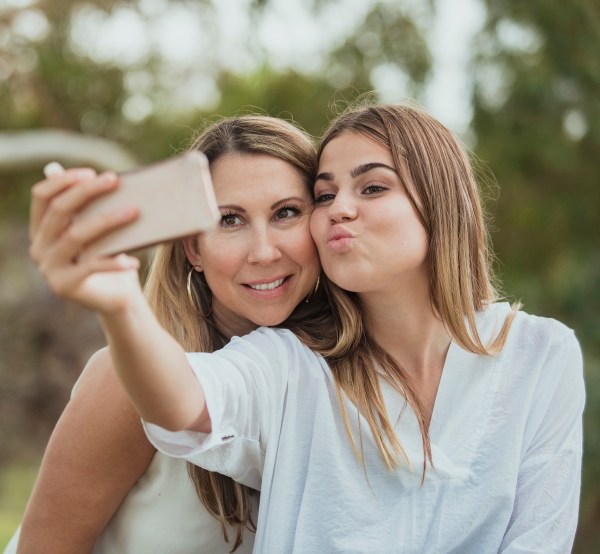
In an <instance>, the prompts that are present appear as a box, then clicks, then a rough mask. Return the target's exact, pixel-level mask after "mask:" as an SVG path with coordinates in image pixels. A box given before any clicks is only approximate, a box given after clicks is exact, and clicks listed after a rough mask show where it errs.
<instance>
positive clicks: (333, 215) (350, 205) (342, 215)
mask: <svg viewBox="0 0 600 554" xmlns="http://www.w3.org/2000/svg"><path fill="white" fill-rule="evenodd" d="M356 216H357V209H356V204H355V203H354V202H353V201H352V199H351V198H350V197H349V195H347V194H343V193H339V192H338V194H337V195H336V197H335V198H334V200H333V202H331V204H330V205H329V219H330V221H331V222H332V223H343V222H344V221H351V220H352V219H355V218H356Z"/></svg>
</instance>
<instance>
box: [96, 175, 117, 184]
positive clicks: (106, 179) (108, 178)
mask: <svg viewBox="0 0 600 554" xmlns="http://www.w3.org/2000/svg"><path fill="white" fill-rule="evenodd" d="M116 178H117V176H116V175H115V174H114V173H112V172H107V173H103V174H102V175H100V177H99V179H98V183H99V184H100V185H112V184H113V183H114V182H115V180H116Z"/></svg>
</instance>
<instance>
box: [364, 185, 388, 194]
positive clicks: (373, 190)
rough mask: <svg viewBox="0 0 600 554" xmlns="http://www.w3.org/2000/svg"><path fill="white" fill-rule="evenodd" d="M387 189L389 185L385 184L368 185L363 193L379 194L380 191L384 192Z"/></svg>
mask: <svg viewBox="0 0 600 554" xmlns="http://www.w3.org/2000/svg"><path fill="white" fill-rule="evenodd" d="M386 190H387V187H384V186H383V185H368V186H366V187H365V188H364V189H363V191H362V193H363V194H366V195H370V194H377V193H379V192H384V191H386Z"/></svg>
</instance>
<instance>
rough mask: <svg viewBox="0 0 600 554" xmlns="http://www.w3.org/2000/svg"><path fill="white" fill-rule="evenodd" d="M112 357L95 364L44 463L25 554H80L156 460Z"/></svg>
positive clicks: (24, 534)
mask: <svg viewBox="0 0 600 554" xmlns="http://www.w3.org/2000/svg"><path fill="white" fill-rule="evenodd" d="M154 453H155V449H154V448H153V447H152V446H151V445H150V443H149V442H148V440H147V439H146V436H145V434H144V431H143V429H142V427H141V424H140V419H139V416H138V414H137V413H136V411H135V409H134V408H133V406H132V405H131V402H130V401H129V398H128V397H127V395H126V393H125V391H124V389H123V387H122V385H121V383H120V381H119V379H118V377H117V375H116V374H115V372H114V370H113V367H112V363H111V360H110V356H109V355H108V351H107V350H106V349H105V350H102V351H100V352H99V353H97V354H95V355H94V356H92V358H91V359H90V361H89V362H88V364H87V366H86V368H85V369H84V374H83V376H82V378H81V379H80V382H79V384H78V388H77V391H76V393H75V394H74V395H73V397H72V398H71V400H70V401H69V403H68V404H67V407H66V408H65V410H64V412H63V414H62V415H61V417H60V419H59V421H58V423H57V425H56V428H55V429H54V432H53V433H52V436H51V438H50V442H49V443H48V447H47V449H46V452H45V454H44V459H43V460H42V465H41V468H40V471H39V474H38V478H37V481H36V484H35V487H34V489H33V493H32V495H31V498H30V499H29V503H28V504H27V509H26V512H25V516H24V519H23V523H22V526H21V537H20V541H19V548H18V552H19V554H28V553H39V552H46V553H48V554H53V553H56V554H70V553H73V554H81V553H84V552H91V551H92V548H93V546H94V543H95V541H96V539H97V538H98V536H99V535H100V534H101V533H102V530H103V529H104V528H105V527H106V525H107V523H108V522H109V520H110V519H111V517H112V516H113V515H114V513H115V512H116V511H117V509H118V507H119V505H120V504H121V502H122V500H123V499H124V497H125V496H126V495H127V493H128V492H129V491H130V489H131V488H132V486H133V485H134V484H135V482H136V481H137V480H138V479H139V477H140V476H141V475H142V474H143V473H144V472H145V471H146V468H147V467H148V464H149V463H150V461H151V460H152V457H153V456H154Z"/></svg>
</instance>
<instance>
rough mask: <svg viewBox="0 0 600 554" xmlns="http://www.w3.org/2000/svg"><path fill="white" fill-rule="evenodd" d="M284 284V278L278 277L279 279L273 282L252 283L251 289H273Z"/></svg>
mask: <svg viewBox="0 0 600 554" xmlns="http://www.w3.org/2000/svg"><path fill="white" fill-rule="evenodd" d="M282 284H283V279H277V281H273V282H272V283H262V284H261V285H250V288H251V289H254V290H273V289H276V288H277V287H280V286H281V285H282Z"/></svg>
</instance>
